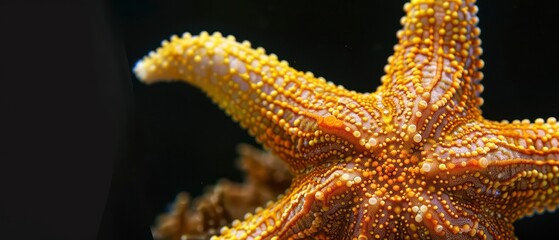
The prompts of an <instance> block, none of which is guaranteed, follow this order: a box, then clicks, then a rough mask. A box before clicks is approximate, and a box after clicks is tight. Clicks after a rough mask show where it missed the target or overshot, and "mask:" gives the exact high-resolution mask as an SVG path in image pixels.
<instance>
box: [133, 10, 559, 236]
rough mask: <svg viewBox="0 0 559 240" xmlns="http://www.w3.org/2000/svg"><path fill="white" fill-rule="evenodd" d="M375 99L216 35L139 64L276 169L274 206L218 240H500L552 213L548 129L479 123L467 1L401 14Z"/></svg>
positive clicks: (555, 163)
mask: <svg viewBox="0 0 559 240" xmlns="http://www.w3.org/2000/svg"><path fill="white" fill-rule="evenodd" d="M404 10H405V12H406V16H405V17H404V18H402V20H401V23H402V25H403V29H402V30H400V31H399V32H398V34H397V36H398V39H399V42H398V44H397V45H395V47H394V50H395V53H394V55H393V56H391V57H389V58H388V64H387V65H386V67H385V72H386V74H385V75H384V76H383V77H382V78H381V81H382V85H381V86H380V87H378V89H377V91H376V92H373V93H357V92H355V91H351V90H347V89H344V88H343V87H342V86H336V85H334V84H333V83H331V82H327V81H326V80H325V79H324V78H321V77H315V76H313V74H312V73H310V72H306V73H303V72H299V71H296V70H295V69H293V68H291V67H290V66H289V65H288V63H287V62H285V61H280V60H278V58H277V56H276V55H274V54H269V55H266V54H265V51H264V49H263V48H257V49H252V48H251V44H250V43H249V42H247V41H245V42H243V43H237V42H236V41H235V38H234V37H232V36H228V37H222V36H221V34H220V33H215V34H213V35H211V36H210V35H209V34H208V33H206V32H202V33H201V34H200V35H199V36H191V35H190V34H188V33H187V34H184V35H183V36H182V37H180V38H179V37H177V36H173V37H172V38H171V39H170V41H163V44H162V47H160V48H158V49H157V51H155V52H152V53H150V54H149V55H148V56H146V57H145V58H143V59H142V60H141V61H139V62H138V63H137V65H136V66H135V68H134V72H135V73H136V75H137V76H138V78H139V79H141V80H142V81H143V82H145V83H154V82H158V81H171V80H181V81H185V82H187V83H189V84H192V85H194V86H197V87H199V88H200V89H202V90H203V91H204V92H206V93H207V94H208V95H209V96H210V97H211V98H212V99H213V100H214V101H215V102H216V103H217V104H218V105H219V106H220V107H221V108H222V109H224V110H225V111H226V112H227V113H228V114H229V115H230V116H231V117H232V118H233V119H234V120H235V121H238V122H239V123H240V124H241V126H242V127H244V128H246V129H248V131H249V132H250V134H251V135H252V136H254V137H256V139H257V140H258V141H259V142H260V143H262V144H263V145H264V146H265V147H266V148H268V149H270V150H271V151H272V152H273V153H274V154H275V155H277V156H278V157H279V158H280V159H281V160H283V161H284V162H285V163H286V164H287V165H288V167H289V168H290V170H291V172H293V174H294V179H293V182H292V184H291V187H290V188H289V190H288V191H287V192H286V193H285V194H284V195H282V196H280V197H279V198H278V200H277V201H276V202H275V203H272V204H268V206H267V207H265V208H261V209H260V208H259V209H258V210H256V212H255V213H254V214H247V216H246V218H245V219H244V220H242V221H234V222H233V223H232V225H231V226H230V227H224V228H222V229H221V233H220V234H221V235H219V236H214V237H213V238H215V239H305V238H313V239H439V238H444V239H464V238H475V239H511V238H514V229H513V225H512V223H513V222H514V221H515V220H517V219H520V218H522V217H523V216H525V215H530V214H532V213H534V212H535V211H537V212H542V211H545V210H546V209H547V210H554V209H555V208H556V206H557V205H559V131H558V128H559V124H557V123H556V119H555V118H549V119H547V120H546V121H544V120H543V119H536V120H535V121H534V122H530V121H527V120H524V121H517V120H515V121H512V122H506V121H503V122H494V121H490V120H486V119H484V118H483V117H482V116H481V110H480V106H481V105H482V104H483V99H482V98H480V97H479V94H480V93H481V92H482V91H483V87H482V85H481V84H480V81H481V80H482V78H483V74H482V73H481V72H480V71H479V70H480V69H481V68H482V67H483V61H482V60H481V59H480V55H481V54H482V49H481V47H480V44H481V41H480V39H479V34H480V30H479V28H477V27H476V24H477V22H478V18H477V17H476V12H477V7H476V6H475V1H473V0H463V1H441V0H412V1H411V2H410V3H407V4H406V5H405V6H404Z"/></svg>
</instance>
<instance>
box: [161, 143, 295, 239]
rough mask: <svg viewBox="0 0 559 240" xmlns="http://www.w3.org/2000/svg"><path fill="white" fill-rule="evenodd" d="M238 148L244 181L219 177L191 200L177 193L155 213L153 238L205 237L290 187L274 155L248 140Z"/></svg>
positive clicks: (286, 173)
mask: <svg viewBox="0 0 559 240" xmlns="http://www.w3.org/2000/svg"><path fill="white" fill-rule="evenodd" d="M237 151H238V153H239V155H240V157H239V159H238V162H239V165H240V168H241V169H242V170H243V171H244V172H245V173H246V178H245V182H243V183H235V182H231V181H228V180H225V179H222V180H220V181H219V182H218V183H217V184H216V185H215V186H212V187H210V188H209V189H208V191H206V193H205V194H203V195H202V196H199V197H196V198H195V199H194V200H193V201H191V199H190V196H189V195H188V193H185V192H181V193H179V194H178V195H177V197H176V199H175V202H174V204H173V208H172V209H171V211H170V212H168V213H164V214H161V215H160V216H158V217H157V219H156V224H155V226H153V228H152V233H153V237H154V239H156V240H202V239H208V238H209V237H210V236H211V235H214V234H218V233H219V229H220V228H221V227H223V226H227V225H229V224H230V223H231V222H232V221H233V220H235V219H243V217H244V215H245V214H246V213H252V212H254V209H255V208H256V207H261V206H264V205H265V204H266V203H267V202H268V201H273V200H275V199H276V198H277V196H278V195H280V194H282V193H284V192H285V190H286V189H287V188H288V187H289V184H290V183H291V179H292V175H291V173H290V172H289V170H288V169H287V167H286V166H285V165H284V163H283V162H281V161H280V160H279V159H278V158H277V157H275V156H274V155H272V154H271V153H269V152H266V151H262V150H259V149H257V148H255V147H253V146H251V145H248V144H239V146H238V147H237ZM191 204H192V205H191Z"/></svg>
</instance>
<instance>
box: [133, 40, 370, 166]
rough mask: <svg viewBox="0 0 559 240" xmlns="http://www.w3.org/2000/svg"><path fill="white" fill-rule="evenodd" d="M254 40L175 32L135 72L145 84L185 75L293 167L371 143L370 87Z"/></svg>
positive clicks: (336, 156) (309, 164)
mask: <svg viewBox="0 0 559 240" xmlns="http://www.w3.org/2000/svg"><path fill="white" fill-rule="evenodd" d="M250 45H251V44H250V43H249V42H248V41H245V42H243V43H238V42H236V41H235V39H234V37H232V36H229V37H227V38H225V37H222V36H221V34H220V33H215V34H213V35H209V34H208V33H206V32H202V33H201V35H200V36H191V35H190V34H188V33H186V34H184V36H183V37H182V38H179V37H177V36H173V37H172V38H171V40H170V41H164V42H163V44H162V47H160V48H158V49H157V50H156V51H154V52H152V53H150V54H149V55H148V56H146V57H144V58H143V59H142V60H141V61H139V62H138V63H137V64H136V66H135V68H134V72H135V73H136V76H137V77H138V78H139V79H140V80H142V81H143V82H145V83H155V82H158V81H173V80H181V81H185V82H187V83H190V84H192V85H194V86H196V87H199V88H201V89H202V90H203V91H204V92H206V93H207V94H208V95H209V96H210V97H211V98H212V99H213V100H214V102H216V103H217V104H218V105H219V106H220V107H221V108H222V109H224V110H225V111H226V112H227V113H228V114H229V115H230V116H231V117H232V118H233V119H234V120H235V121H238V122H239V123H240V125H241V126H242V127H244V128H247V129H248V131H249V133H250V134H251V135H253V136H255V137H256V139H257V141H259V142H260V143H262V144H263V145H264V146H265V147H267V148H269V149H271V150H272V152H273V153H274V154H276V155H277V156H279V157H280V158H281V159H282V160H283V161H285V162H287V164H288V165H289V166H290V169H291V170H292V171H294V172H296V173H297V172H303V171H308V170H310V169H311V168H312V167H313V166H315V165H317V164H318V163H317V161H319V160H325V161H327V160H329V156H331V157H332V158H338V157H340V156H343V155H344V154H345V155H348V154H349V153H351V152H352V151H354V150H355V148H356V147H361V148H365V147H366V146H365V145H366V144H367V143H366V140H367V141H368V140H369V139H364V137H365V135H366V134H367V131H368V133H369V134H372V133H373V131H374V130H375V129H378V126H377V125H376V122H375V121H373V119H376V118H378V116H379V115H380V114H378V111H377V110H376V109H375V108H374V107H371V106H370V105H371V104H369V103H368V102H367V99H370V98H371V97H370V96H371V94H359V93H356V92H353V91H349V90H346V89H344V88H343V87H341V86H336V85H334V84H332V83H330V82H326V80H325V79H324V78H321V77H319V78H317V77H314V76H313V74H312V73H310V72H307V73H303V72H299V71H296V70H295V69H293V68H291V67H290V66H289V65H288V63H287V62H285V61H279V60H278V58H277V56H276V55H274V54H270V55H266V54H265V51H264V49H263V48H257V49H253V48H251V46H250ZM365 130H367V131H365ZM361 133H363V134H361ZM373 143H374V142H373ZM369 147H370V146H369Z"/></svg>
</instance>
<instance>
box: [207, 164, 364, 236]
mask: <svg viewBox="0 0 559 240" xmlns="http://www.w3.org/2000/svg"><path fill="white" fill-rule="evenodd" d="M357 176H358V175H357V174H355V173H350V174H348V173H347V171H346V169H344V168H343V167H341V166H336V167H332V168H318V169H315V171H313V173H312V174H306V175H300V176H298V177H296V178H295V179H294V180H293V183H292V188H291V189H289V190H288V191H287V192H286V194H285V195H281V196H279V199H278V200H277V201H276V202H275V203H272V202H270V203H268V204H267V206H266V208H257V209H256V211H255V213H254V214H247V215H245V219H244V220H243V221H239V220H236V221H233V223H232V226H231V227H224V228H222V229H221V230H220V235H219V236H214V237H213V238H212V239H214V240H217V239H251V238H252V239H307V238H308V237H311V236H312V237H313V239H345V235H346V234H347V231H349V230H350V229H351V228H350V226H349V225H347V223H346V221H347V219H345V218H340V216H347V215H346V214H348V215H353V214H355V213H354V212H355V209H354V208H353V206H352V205H351V204H349V203H351V202H352V199H353V198H354V197H355V196H354V195H355V194H348V190H349V189H350V187H351V185H349V184H348V182H349V181H352V180H353V179H354V178H351V177H357ZM350 178H351V179H350ZM352 184H355V183H354V181H352ZM338 202H346V203H348V204H331V203H338ZM328 220H330V221H328ZM327 221H328V222H329V223H330V226H325V223H326V222H327ZM334 222H335V224H334ZM332 225H334V226H332ZM321 237H322V238H321Z"/></svg>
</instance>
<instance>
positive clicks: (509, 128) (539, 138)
mask: <svg viewBox="0 0 559 240" xmlns="http://www.w3.org/2000/svg"><path fill="white" fill-rule="evenodd" d="M445 132H447V133H448V134H441V136H440V137H439V138H438V141H436V142H433V141H432V142H428V143H427V144H426V145H425V151H424V152H423V153H424V158H423V159H424V161H423V162H421V163H420V164H419V166H420V168H421V169H422V171H423V172H425V173H426V175H427V179H428V180H427V182H432V183H433V185H432V187H431V188H432V189H434V192H437V191H438V192H439V193H442V194H439V196H438V197H436V198H434V199H438V200H437V201H433V202H432V203H434V202H436V203H437V204H435V205H438V206H439V208H438V209H439V213H436V214H434V215H435V216H455V217H453V218H449V217H445V218H444V219H440V220H441V221H442V222H444V221H447V220H448V221H449V222H450V223H458V222H461V223H462V224H464V223H468V224H467V226H466V225H464V226H466V229H468V230H471V229H472V226H474V225H473V224H475V225H476V226H478V228H479V229H478V232H479V231H481V232H483V234H485V235H491V236H493V237H494V238H497V237H496V236H498V235H504V236H514V232H513V227H512V223H513V222H514V221H515V220H517V219H519V218H522V217H524V216H526V215H532V214H534V212H539V213H541V212H544V211H545V210H549V211H554V210H555V209H556V207H557V206H559V124H557V122H556V120H555V118H549V119H548V120H547V121H544V120H543V119H537V120H536V121H535V122H534V123H530V122H529V121H528V120H524V121H518V120H515V121H513V122H512V123H509V122H506V121H505V122H500V123H499V122H494V121H488V120H479V121H471V122H468V123H464V124H459V125H456V126H449V128H448V129H446V131H445ZM441 213H442V214H441ZM458 216H460V217H458ZM458 226H459V225H458ZM458 230H460V231H463V230H464V229H462V228H458V229H456V231H458ZM460 231H458V232H460ZM481 232H480V234H481Z"/></svg>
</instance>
